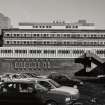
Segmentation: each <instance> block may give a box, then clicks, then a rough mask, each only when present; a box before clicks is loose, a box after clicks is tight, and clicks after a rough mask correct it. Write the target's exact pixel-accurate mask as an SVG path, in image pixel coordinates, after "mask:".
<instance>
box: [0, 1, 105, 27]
mask: <svg viewBox="0 0 105 105" xmlns="http://www.w3.org/2000/svg"><path fill="white" fill-rule="evenodd" d="M0 13H3V14H4V15H5V16H7V17H9V18H10V19H11V22H12V25H13V26H14V27H17V26H18V23H19V22H51V21H53V20H61V21H63V20H65V21H66V22H69V23H71V22H77V21H78V20H79V19H86V20H87V21H88V22H93V23H95V24H96V27H97V28H105V0H0Z"/></svg>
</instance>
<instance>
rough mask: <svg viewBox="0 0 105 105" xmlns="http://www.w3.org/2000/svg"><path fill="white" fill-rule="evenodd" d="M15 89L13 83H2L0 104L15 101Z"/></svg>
mask: <svg viewBox="0 0 105 105" xmlns="http://www.w3.org/2000/svg"><path fill="white" fill-rule="evenodd" d="M16 94H17V88H16V84H15V83H11V82H10V83H3V84H1V86H0V102H3V103H12V102H16V101H17V97H16Z"/></svg>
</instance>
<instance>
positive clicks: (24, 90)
mask: <svg viewBox="0 0 105 105" xmlns="http://www.w3.org/2000/svg"><path fill="white" fill-rule="evenodd" d="M18 98H19V101H20V102H23V103H34V104H36V105H39V104H41V101H40V99H39V97H37V95H36V90H35V86H34V84H33V83H20V84H19V94H18Z"/></svg>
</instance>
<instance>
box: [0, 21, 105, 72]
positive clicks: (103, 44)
mask: <svg viewBox="0 0 105 105" xmlns="http://www.w3.org/2000/svg"><path fill="white" fill-rule="evenodd" d="M2 39H3V45H2V47H1V48H0V58H1V61H2V60H3V62H6V64H7V65H8V69H12V70H16V71H27V70H31V71H34V70H36V69H37V70H41V69H43V70H48V69H65V68H66V69H70V66H71V65H72V63H70V61H71V60H72V59H74V58H78V57H79V56H82V55H83V54H84V53H93V54H96V55H98V56H99V57H100V58H105V30H101V29H95V26H94V23H87V22H86V21H85V20H79V21H78V22H76V23H65V22H64V21H63V22H58V21H57V22H55V21H53V22H52V23H19V28H17V29H3V30H2ZM4 65H5V64H4Z"/></svg>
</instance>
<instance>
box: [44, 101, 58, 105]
mask: <svg viewBox="0 0 105 105" xmlns="http://www.w3.org/2000/svg"><path fill="white" fill-rule="evenodd" d="M46 105H57V103H56V102H54V101H49V102H47V103H46Z"/></svg>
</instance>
